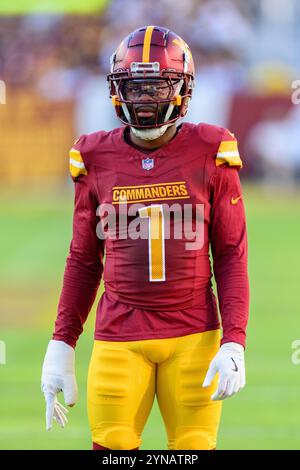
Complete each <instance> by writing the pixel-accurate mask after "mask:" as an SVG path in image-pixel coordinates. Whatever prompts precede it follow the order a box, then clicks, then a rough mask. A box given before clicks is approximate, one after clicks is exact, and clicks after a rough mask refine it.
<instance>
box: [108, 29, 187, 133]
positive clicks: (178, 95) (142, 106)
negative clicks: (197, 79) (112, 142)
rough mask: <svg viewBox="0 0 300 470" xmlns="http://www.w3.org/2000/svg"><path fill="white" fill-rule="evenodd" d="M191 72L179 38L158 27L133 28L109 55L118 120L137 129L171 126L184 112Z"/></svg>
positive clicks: (113, 99)
mask: <svg viewBox="0 0 300 470" xmlns="http://www.w3.org/2000/svg"><path fill="white" fill-rule="evenodd" d="M194 73H195V71H194V62H193V58H192V54H191V51H190V48H189V46H188V45H187V44H186V43H185V42H184V41H183V39H181V37H179V36H178V35H177V34H175V33H174V32H172V31H170V30H168V29H166V28H163V27H160V26H145V27H143V28H139V29H137V30H136V31H134V32H133V33H131V34H130V35H129V36H127V37H126V38H125V39H124V40H123V41H122V42H121V44H120V45H119V47H118V48H117V50H116V52H114V54H113V55H112V56H111V71H110V74H109V75H108V77H107V80H108V82H109V88H110V97H111V99H112V102H113V105H114V106H115V109H116V113H117V116H118V118H119V119H120V121H121V122H122V123H123V124H126V125H129V126H133V127H135V128H138V129H149V128H154V127H161V126H165V125H170V124H172V123H174V122H175V121H177V119H179V118H180V117H182V116H184V115H185V114H186V110H187V105H188V101H189V99H190V98H191V96H192V90H193V85H194Z"/></svg>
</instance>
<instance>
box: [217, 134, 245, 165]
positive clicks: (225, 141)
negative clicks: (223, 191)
mask: <svg viewBox="0 0 300 470" xmlns="http://www.w3.org/2000/svg"><path fill="white" fill-rule="evenodd" d="M225 163H226V164H227V165H229V166H235V167H237V168H242V167H243V163H242V160H241V157H240V154H239V150H238V145H237V140H236V138H235V136H234V134H232V133H231V132H229V131H228V130H227V129H224V133H223V135H222V139H221V142H220V145H219V148H218V151H217V154H216V166H220V165H223V164H225Z"/></svg>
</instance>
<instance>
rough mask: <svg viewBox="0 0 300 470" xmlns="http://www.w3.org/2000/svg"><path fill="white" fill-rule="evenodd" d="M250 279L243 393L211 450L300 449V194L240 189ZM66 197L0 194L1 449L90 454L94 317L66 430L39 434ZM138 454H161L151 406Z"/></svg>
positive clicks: (66, 229)
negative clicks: (296, 357)
mask: <svg viewBox="0 0 300 470" xmlns="http://www.w3.org/2000/svg"><path fill="white" fill-rule="evenodd" d="M244 199H245V202H246V208H247V214H248V231H249V247H250V250H249V251H250V277H251V317H250V324H249V334H248V344H247V356H246V359H247V387H246V388H245V390H244V391H243V392H242V393H241V394H240V395H239V396H237V397H235V398H232V399H229V400H227V401H225V402H224V408H223V418H222V422H221V428H220V434H219V444H218V448H219V449H297V448H300V406H299V403H298V397H299V390H300V365H299V366H298V367H297V366H295V365H292V363H291V353H292V349H291V343H292V341H293V340H295V339H300V309H299V303H298V292H299V279H300V276H299V274H300V272H299V271H300V268H299V266H300V250H299V232H300V194H299V193H297V192H289V193H288V194H287V193H283V192H282V191H279V190H277V191H275V190H273V191H265V190H262V189H260V188H257V187H256V188H254V187H246V188H245V198H244ZM71 207H72V192H71V190H70V191H65V190H60V189H57V188H56V189H55V190H54V191H53V192H51V193H49V191H48V190H47V191H46V190H45V189H42V190H40V191H38V190H35V191H34V190H30V191H26V190H25V191H24V193H22V194H14V196H13V197H12V195H11V194H10V193H8V192H5V193H3V194H1V203H0V212H1V221H2V224H1V227H2V230H1V232H0V241H1V247H2V250H1V263H0V298H1V303H0V309H1V311H0V340H2V341H5V343H6V348H7V364H6V365H0V397H1V400H0V448H1V449H89V448H90V445H91V444H90V435H89V428H88V422H87V414H86V408H85V383H86V375H87V366H88V361H89V356H90V352H91V348H92V335H93V323H94V312H93V313H92V314H91V315H90V317H89V319H88V322H87V327H86V331H85V333H84V334H83V336H82V337H81V339H80V341H79V344H78V348H77V377H78V382H79V391H80V400H79V402H78V404H77V405H76V407H75V408H74V409H72V410H71V412H70V413H69V424H68V426H67V428H66V429H65V430H61V429H60V428H58V427H55V428H54V429H52V431H51V432H48V433H46V431H45V424H44V399H43V396H42V394H41V392H40V374H41V364H42V361H43V356H44V353H45V349H46V346H47V342H48V340H49V337H50V334H51V331H52V326H53V321H54V319H55V310H56V303H57V299H58V295H59V290H60V284H61V279H62V274H63V268H64V260H65V256H66V253H67V249H68V244H69V239H70V235H71ZM143 448H144V449H165V448H166V436H165V432H164V429H163V424H162V421H161V418H160V416H159V412H158V409H157V407H156V406H155V407H154V409H153V412H152V414H151V416H150V419H149V421H148V423H147V426H146V429H145V432H144V443H143Z"/></svg>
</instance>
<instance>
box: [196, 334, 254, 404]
mask: <svg viewBox="0 0 300 470" xmlns="http://www.w3.org/2000/svg"><path fill="white" fill-rule="evenodd" d="M217 373H219V381H218V388H217V390H216V392H215V393H214V394H213V395H212V397H211V399H212V400H224V399H225V398H228V397H231V396H232V395H235V394H236V393H237V392H239V391H240V390H241V389H242V388H243V387H244V386H245V384H246V378H245V376H246V373H245V360H244V348H243V346H242V345H241V344H238V343H225V344H223V345H222V346H221V347H220V349H219V351H218V352H217V354H216V355H215V357H214V358H213V360H212V361H211V363H210V366H209V368H208V371H207V374H206V377H205V379H204V382H203V387H209V385H211V383H212V381H213V379H214V377H215V375H216V374H217Z"/></svg>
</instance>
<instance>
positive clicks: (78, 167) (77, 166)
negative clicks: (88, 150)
mask: <svg viewBox="0 0 300 470" xmlns="http://www.w3.org/2000/svg"><path fill="white" fill-rule="evenodd" d="M70 173H71V175H72V177H73V178H77V177H78V176H80V175H87V170H86V168H85V166H84V162H83V159H82V156H81V153H80V152H79V150H76V149H74V148H71V150H70Z"/></svg>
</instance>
